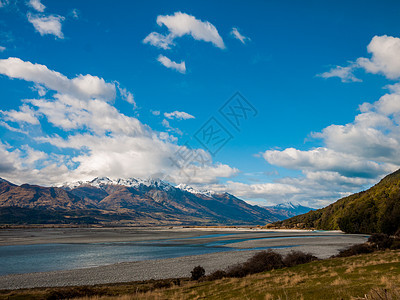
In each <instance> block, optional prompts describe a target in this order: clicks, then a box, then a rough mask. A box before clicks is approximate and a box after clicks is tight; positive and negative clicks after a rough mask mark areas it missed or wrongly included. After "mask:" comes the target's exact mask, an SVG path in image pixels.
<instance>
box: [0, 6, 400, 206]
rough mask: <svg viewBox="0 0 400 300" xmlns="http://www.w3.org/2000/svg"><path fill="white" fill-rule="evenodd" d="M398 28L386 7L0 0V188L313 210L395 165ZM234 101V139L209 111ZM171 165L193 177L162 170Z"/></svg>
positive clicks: (398, 11) (394, 13) (398, 9)
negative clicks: (152, 181)
mask: <svg viewBox="0 0 400 300" xmlns="http://www.w3.org/2000/svg"><path fill="white" fill-rule="evenodd" d="M399 16H400V3H398V2H397V1H380V2H378V1H305V2H304V1H303V2H299V1H250V2H246V3H244V2H242V1H231V2H230V3H229V5H226V3H224V2H222V1H221V2H220V3H215V1H202V2H201V3H200V2H193V1H168V2H166V1H145V2H143V1H142V2H136V1H118V2H115V1H114V2H112V1H96V2H94V1H46V0H42V1H39V0H29V1H28V0H27V1H13V0H0V74H1V75H0V90H1V97H0V125H1V126H0V155H1V157H3V159H2V162H0V177H3V178H5V179H8V180H10V181H12V182H16V183H24V182H29V183H35V184H44V185H59V184H62V183H63V182H66V181H75V180H88V179H91V178H94V177H96V176H108V177H148V176H152V177H161V178H164V179H165V180H168V181H170V182H172V183H175V184H179V183H186V184H189V185H192V186H195V187H198V188H201V189H212V190H215V191H228V192H231V193H233V194H235V195H237V196H239V197H241V198H243V199H246V200H248V201H250V202H252V203H259V204H272V203H280V202H286V201H297V202H300V203H302V204H305V205H310V206H313V207H321V206H324V205H326V204H328V203H330V202H332V201H334V200H336V199H338V198H340V197H342V196H344V195H347V194H349V193H352V192H356V191H360V190H362V189H364V188H366V187H368V186H370V185H372V184H373V183H375V182H376V181H377V180H379V179H380V178H382V176H384V175H385V174H387V173H389V172H391V171H394V170H396V169H397V168H398V167H399V165H400V158H398V157H400V156H398V154H399V153H398V151H399V150H398V149H399V148H398V146H399V143H400V134H399V133H400V132H399V128H398V120H399V111H400V109H399V106H400V86H399V85H397V83H398V80H399V77H400V59H399V57H400V39H399V37H400V26H399V22H398V19H399ZM236 92H240V94H241V95H243V96H244V97H245V99H247V101H248V103H250V104H251V105H252V106H253V107H254V108H255V109H256V110H257V115H256V116H253V115H251V116H250V115H249V116H248V118H245V119H244V118H242V119H241V123H240V131H239V130H237V129H236V128H234V127H233V126H232V124H230V123H229V122H228V121H227V119H225V118H224V117H223V116H222V115H221V114H220V112H219V109H220V108H221V107H222V106H223V105H224V104H225V103H226V102H227V101H228V99H230V98H231V96H233V95H234V94H235V93H236ZM235 101H236V100H235ZM211 117H214V118H215V119H216V120H217V121H218V122H220V124H221V125H222V126H223V127H224V128H225V129H226V130H227V131H228V132H229V134H230V135H231V136H232V139H231V140H229V141H228V142H227V143H226V144H225V145H224V147H222V148H221V149H220V150H219V151H218V153H216V154H215V155H212V154H210V151H207V150H210V149H208V148H205V147H204V145H203V144H201V143H200V142H199V140H198V139H196V138H194V135H195V133H196V132H198V131H199V130H202V129H204V125H205V124H209V123H207V122H208V121H209V119H210V118H211ZM182 150H185V151H188V153H190V154H191V155H192V156H191V157H197V155H201V156H202V157H204V158H206V161H207V163H206V164H204V163H203V162H201V163H199V162H198V161H193V160H182V157H179V161H177V165H178V167H177V165H173V164H171V158H173V159H178V158H177V157H176V156H177V154H179V153H181V151H182ZM211 152H212V151H211Z"/></svg>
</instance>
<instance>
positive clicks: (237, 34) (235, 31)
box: [231, 27, 251, 44]
mask: <svg viewBox="0 0 400 300" xmlns="http://www.w3.org/2000/svg"><path fill="white" fill-rule="evenodd" d="M231 35H232V36H233V37H234V38H235V39H237V40H239V41H241V42H242V44H246V41H250V40H251V39H250V38H248V37H246V36H244V35H242V34H240V32H239V31H238V29H237V28H236V27H233V28H232V31H231Z"/></svg>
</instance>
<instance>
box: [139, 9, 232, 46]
mask: <svg viewBox="0 0 400 300" xmlns="http://www.w3.org/2000/svg"><path fill="white" fill-rule="evenodd" d="M157 24H158V25H159V26H163V25H164V26H165V27H167V28H168V31H169V32H168V33H167V34H165V35H163V34H160V33H157V32H152V33H150V34H149V35H148V36H147V37H146V38H145V39H144V40H143V42H144V43H148V44H151V45H153V46H156V47H159V48H163V49H169V48H171V46H173V45H174V39H175V38H177V37H182V36H184V35H189V36H191V37H193V38H194V39H195V40H199V41H205V42H210V43H212V44H214V46H216V47H218V48H221V49H224V48H225V44H224V41H223V39H222V37H221V36H220V35H219V33H218V30H217V28H216V27H215V26H214V25H213V24H211V23H210V22H208V21H201V20H199V19H196V18H195V17H194V16H191V15H188V14H186V13H182V12H176V13H175V14H173V15H165V16H163V15H160V16H158V17H157Z"/></svg>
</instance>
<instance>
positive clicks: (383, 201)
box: [273, 170, 400, 234]
mask: <svg viewBox="0 0 400 300" xmlns="http://www.w3.org/2000/svg"><path fill="white" fill-rule="evenodd" d="M273 226H276V227H278V228H315V229H323V230H338V229H340V230H342V231H344V232H347V233H379V232H381V233H386V234H395V233H396V232H397V231H398V230H400V170H398V171H396V172H394V173H392V174H390V175H388V176H386V177H385V178H384V179H382V180H381V181H380V182H379V183H378V184H376V185H375V186H373V187H372V188H370V189H369V190H367V191H364V192H360V193H357V194H353V195H351V196H348V197H345V198H342V199H340V200H338V201H337V202H335V203H333V204H331V205H329V206H327V207H325V208H322V209H319V210H316V211H311V212H309V213H306V214H304V215H300V216H296V217H293V218H290V219H287V220H284V221H280V222H276V223H274V224H273Z"/></svg>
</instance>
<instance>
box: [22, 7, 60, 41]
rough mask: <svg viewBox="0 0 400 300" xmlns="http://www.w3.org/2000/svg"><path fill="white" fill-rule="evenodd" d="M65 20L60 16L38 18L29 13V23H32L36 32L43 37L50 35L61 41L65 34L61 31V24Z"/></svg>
mask: <svg viewBox="0 0 400 300" xmlns="http://www.w3.org/2000/svg"><path fill="white" fill-rule="evenodd" d="M64 20H65V18H64V17H62V16H59V15H50V16H38V15H32V14H31V13H28V21H29V22H30V23H32V25H33V27H35V29H36V31H37V32H39V33H40V35H42V36H43V35H46V34H50V35H55V36H56V37H58V38H60V39H63V38H64V34H63V33H62V31H61V27H62V25H61V23H62V22H63V21H64Z"/></svg>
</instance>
